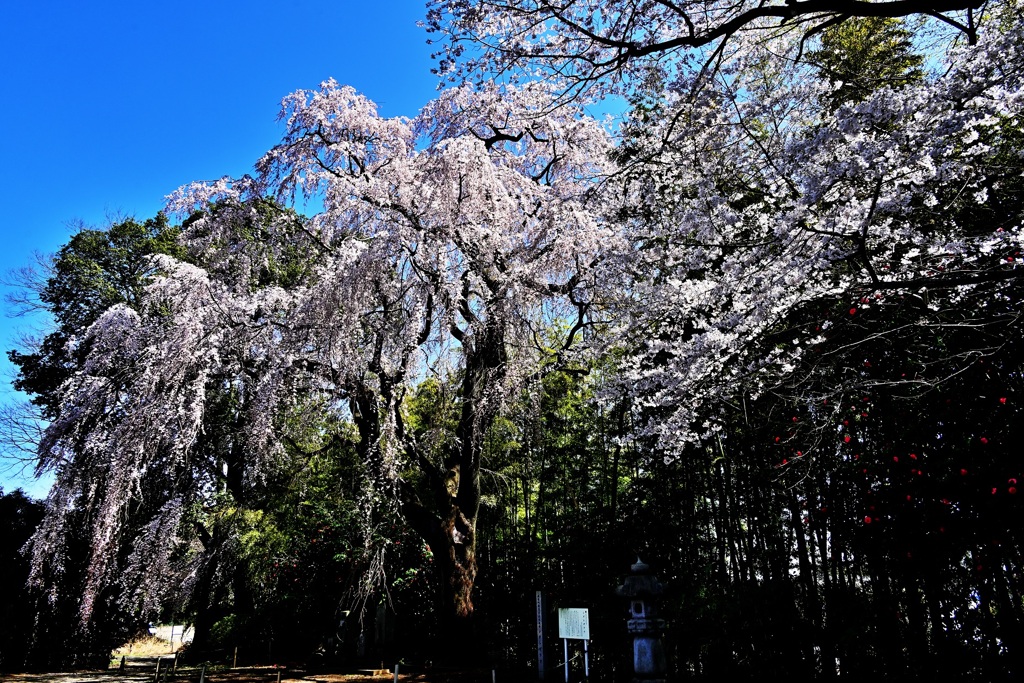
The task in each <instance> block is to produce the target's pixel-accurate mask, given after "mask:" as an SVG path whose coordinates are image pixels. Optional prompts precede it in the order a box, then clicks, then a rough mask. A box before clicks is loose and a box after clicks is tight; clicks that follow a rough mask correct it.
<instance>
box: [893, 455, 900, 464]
mask: <svg viewBox="0 0 1024 683" xmlns="http://www.w3.org/2000/svg"><path fill="white" fill-rule="evenodd" d="M892 461H893V462H899V461H900V456H898V455H894V456H892Z"/></svg>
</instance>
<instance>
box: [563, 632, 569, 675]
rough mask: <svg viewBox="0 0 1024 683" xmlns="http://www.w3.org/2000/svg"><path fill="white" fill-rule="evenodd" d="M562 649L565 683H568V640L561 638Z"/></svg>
mask: <svg viewBox="0 0 1024 683" xmlns="http://www.w3.org/2000/svg"><path fill="white" fill-rule="evenodd" d="M562 648H563V649H564V650H565V683H569V639H568V638H562Z"/></svg>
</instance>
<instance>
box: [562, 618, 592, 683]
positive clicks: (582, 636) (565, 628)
mask: <svg viewBox="0 0 1024 683" xmlns="http://www.w3.org/2000/svg"><path fill="white" fill-rule="evenodd" d="M558 637H559V638H561V639H562V644H563V650H564V653H565V681H566V683H569V641H570V640H582V641H583V672H584V674H585V675H586V677H587V678H590V653H589V648H588V647H587V645H588V644H589V642H590V612H589V611H588V610H587V608H585V607H561V608H559V609H558Z"/></svg>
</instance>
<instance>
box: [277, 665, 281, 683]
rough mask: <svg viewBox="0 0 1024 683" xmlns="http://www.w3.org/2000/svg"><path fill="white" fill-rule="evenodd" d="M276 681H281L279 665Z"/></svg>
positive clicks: (279, 682)
mask: <svg viewBox="0 0 1024 683" xmlns="http://www.w3.org/2000/svg"><path fill="white" fill-rule="evenodd" d="M277 683H281V667H278V668H277Z"/></svg>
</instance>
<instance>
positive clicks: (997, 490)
mask: <svg viewBox="0 0 1024 683" xmlns="http://www.w3.org/2000/svg"><path fill="white" fill-rule="evenodd" d="M998 492H999V489H997V488H996V487H994V486H993V487H992V495H993V496H994V495H996V493H998Z"/></svg>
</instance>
